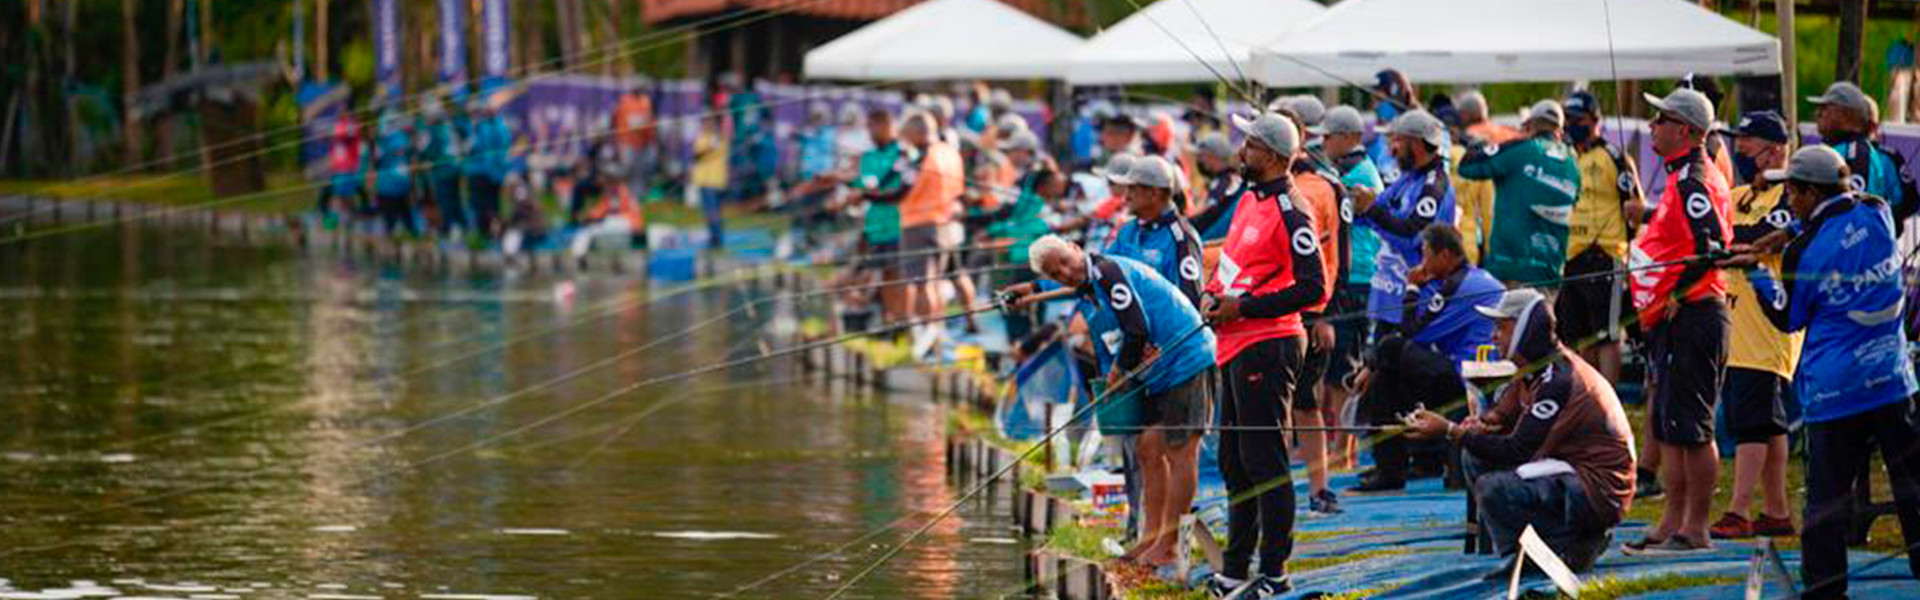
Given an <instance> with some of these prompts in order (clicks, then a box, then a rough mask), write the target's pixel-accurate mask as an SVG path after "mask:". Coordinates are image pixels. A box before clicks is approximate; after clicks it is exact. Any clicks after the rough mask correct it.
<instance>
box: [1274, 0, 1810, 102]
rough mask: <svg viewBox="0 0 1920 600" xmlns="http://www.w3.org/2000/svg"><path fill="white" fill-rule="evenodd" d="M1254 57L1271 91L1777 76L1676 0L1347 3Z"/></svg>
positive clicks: (1764, 55) (1765, 59) (1713, 21)
mask: <svg viewBox="0 0 1920 600" xmlns="http://www.w3.org/2000/svg"><path fill="white" fill-rule="evenodd" d="M1609 23H1611V26H1610V27H1609ZM1609 29H1611V34H1609ZM1251 62H1252V63H1253V70H1254V76H1255V77H1256V78H1258V79H1260V80H1261V81H1263V82H1265V83H1267V84H1268V85H1275V86H1315V85H1333V84H1339V83H1371V82H1372V81H1373V74H1374V73H1376V72H1379V71H1380V70H1381V69H1386V68H1395V69H1399V70H1400V71H1401V72H1402V73H1405V74H1406V75H1407V77H1408V78H1409V79H1412V80H1413V81H1416V82H1489V83H1490V82H1505V81H1573V80H1601V79H1615V78H1618V79H1663V78H1669V77H1679V76H1681V75H1684V74H1687V73H1698V74H1702V75H1770V74H1774V73H1779V72H1780V44H1779V42H1778V40H1776V39H1774V38H1773V36H1770V35H1767V34H1765V33H1762V32H1760V31H1758V30H1755V29H1753V28H1750V27H1747V26H1745V25H1741V24H1739V23H1736V22H1734V21H1732V20H1730V19H1727V18H1726V17H1722V16H1720V15H1718V14H1715V13H1713V12H1711V11H1708V10H1706V9H1703V8H1700V7H1699V6H1697V5H1695V4H1694V3H1692V2H1687V1H1684V0H1605V1H1602V0H1446V1H1444V2H1442V1H1435V0H1346V1H1344V2H1341V3H1339V4H1337V5H1334V7H1333V8H1330V9H1327V12H1326V13H1325V14H1322V15H1321V16H1320V18H1319V19H1316V20H1315V21H1313V22H1312V23H1308V24H1306V25H1304V26H1302V27H1300V28H1299V29H1297V30H1295V31H1294V32H1293V33H1291V34H1288V35H1283V36H1279V37H1278V38H1277V39H1274V40H1272V41H1270V42H1267V43H1264V44H1261V45H1260V47H1259V48H1256V49H1254V51H1253V56H1252V61H1251Z"/></svg>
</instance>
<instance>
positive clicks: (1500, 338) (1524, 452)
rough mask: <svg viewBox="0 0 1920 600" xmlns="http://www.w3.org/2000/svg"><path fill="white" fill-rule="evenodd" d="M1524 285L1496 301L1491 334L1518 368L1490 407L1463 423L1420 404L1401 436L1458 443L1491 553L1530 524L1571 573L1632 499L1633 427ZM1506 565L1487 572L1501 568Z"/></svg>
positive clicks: (1513, 547)
mask: <svg viewBox="0 0 1920 600" xmlns="http://www.w3.org/2000/svg"><path fill="white" fill-rule="evenodd" d="M1550 304H1551V303H1550V302H1548V301H1547V300H1546V298H1545V297H1544V296H1542V295H1541V294H1540V292H1537V291H1535V290H1532V289H1527V288H1521V289H1515V290H1511V291H1508V292H1507V293H1506V294H1505V295H1504V296H1502V297H1501V299H1500V302H1499V304H1498V305H1497V306H1480V307H1477V310H1478V311H1480V313H1481V314H1483V315H1485V316H1487V317H1489V318H1492V319H1495V320H1496V322H1497V331H1496V333H1495V335H1494V339H1495V343H1496V344H1499V345H1500V347H1501V348H1502V349H1503V352H1504V353H1505V355H1506V356H1507V357H1508V358H1509V359H1511V360H1513V361H1514V362H1515V363H1517V364H1520V365H1526V366H1527V367H1528V368H1523V369H1522V370H1521V373H1522V374H1521V375H1520V377H1519V379H1516V380H1515V381H1514V382H1512V383H1510V384H1508V385H1506V386H1505V387H1504V388H1503V389H1502V391H1501V394H1500V398H1499V399H1498V400H1497V401H1496V402H1495V405H1494V408H1493V409H1491V410H1489V411H1487V412H1485V413H1482V414H1481V415H1480V416H1478V417H1469V418H1467V419H1466V421H1465V422H1462V423H1453V422H1451V421H1449V420H1447V418H1446V417H1445V416H1442V415H1441V414H1439V413H1437V412H1434V411H1431V410H1422V411H1419V412H1418V413H1417V414H1415V415H1414V417H1413V419H1412V423H1411V426H1410V429H1411V431H1410V435H1413V436H1417V437H1421V438H1429V439H1438V438H1442V437H1444V438H1445V439H1447V440H1450V441H1452V442H1454V443H1455V444H1458V445H1459V446H1460V448H1461V449H1462V450H1463V451H1464V452H1465V457H1464V460H1463V462H1465V463H1466V465H1467V469H1468V470H1469V471H1470V472H1471V473H1473V481H1472V482H1471V484H1472V485H1473V489H1474V497H1475V498H1476V499H1478V501H1479V510H1480V523H1482V524H1484V525H1485V526H1486V528H1487V531H1488V533H1489V534H1490V537H1491V538H1492V540H1493V545H1494V548H1495V549H1496V550H1497V551H1499V553H1500V555H1501V556H1508V557H1515V558H1516V559H1517V558H1518V557H1517V556H1515V555H1516V554H1518V553H1519V550H1520V544H1519V539H1520V534H1521V532H1523V531H1525V530H1526V528H1527V527H1532V528H1533V529H1534V531H1535V532H1536V533H1538V534H1539V535H1540V538H1541V539H1542V540H1543V541H1545V542H1546V543H1547V546H1548V547H1549V548H1552V549H1553V551H1554V554H1556V555H1559V556H1560V557H1561V558H1562V559H1565V560H1566V562H1567V566H1568V567H1570V568H1572V569H1573V570H1574V571H1575V572H1582V571H1586V570H1588V569H1590V568H1591V567H1592V566H1593V564H1594V562H1595V561H1596V560H1598V559H1599V558H1600V555H1601V554H1602V553H1604V552H1606V549H1607V545H1608V543H1609V540H1611V539H1612V534H1611V530H1612V529H1613V527H1614V526H1616V525H1619V524H1620V520H1621V519H1622V518H1623V517H1625V516H1626V514H1627V510H1628V509H1629V508H1630V507H1631V506H1632V504H1633V486H1634V456H1633V427H1632V425H1631V424H1629V422H1628V421H1627V413H1626V410H1624V409H1622V408H1621V406H1620V399H1619V397H1618V396H1616V395H1614V391H1613V385H1612V384H1611V383H1609V382H1608V381H1607V380H1606V378H1605V377H1602V376H1601V375H1600V372H1599V371H1597V370H1594V368H1593V366H1592V365H1589V364H1587V361H1585V360H1582V359H1581V358H1580V356H1579V355H1578V354H1575V353H1574V352H1573V351H1572V350H1570V349H1568V348H1567V347H1566V346H1564V345H1562V344H1561V343H1560V340H1559V339H1557V338H1556V336H1555V335H1554V328H1555V327H1554V323H1553V310H1552V308H1550V307H1549V305H1550ZM1512 572H1513V568H1512V567H1511V566H1507V567H1504V568H1501V569H1497V570H1496V571H1495V572H1493V573H1489V574H1488V577H1489V578H1493V577H1502V578H1504V577H1507V576H1508V574H1509V573H1512Z"/></svg>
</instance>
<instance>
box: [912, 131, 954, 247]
mask: <svg viewBox="0 0 1920 600" xmlns="http://www.w3.org/2000/svg"><path fill="white" fill-rule="evenodd" d="M965 170H966V165H965V164H963V163H962V161H961V160H960V152H959V151H958V150H955V149H954V148H953V146H950V145H947V144H943V143H940V142H934V143H933V145H932V146H929V147H928V148H927V155H926V156H925V157H922V158H921V159H920V174H919V175H918V176H917V177H916V178H915V180H914V182H913V189H910V190H907V196H906V198H903V199H901V201H900V227H901V228H903V229H904V228H908V227H917V226H920V225H939V224H942V223H946V222H948V221H951V220H953V211H954V209H955V208H956V207H957V206H958V201H959V200H960V194H961V193H963V192H965V191H966V189H967V183H966V173H965Z"/></svg>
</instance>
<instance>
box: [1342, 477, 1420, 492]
mask: <svg viewBox="0 0 1920 600" xmlns="http://www.w3.org/2000/svg"><path fill="white" fill-rule="evenodd" d="M1404 489H1407V480H1406V479H1402V478H1397V477H1388V476H1385V475H1379V474H1375V475H1374V476H1373V477H1362V478H1361V479H1360V484H1359V485H1356V486H1353V487H1352V488H1350V489H1349V490H1348V491H1350V492H1353V493H1356V494H1377V493H1381V492H1397V491H1400V490H1404Z"/></svg>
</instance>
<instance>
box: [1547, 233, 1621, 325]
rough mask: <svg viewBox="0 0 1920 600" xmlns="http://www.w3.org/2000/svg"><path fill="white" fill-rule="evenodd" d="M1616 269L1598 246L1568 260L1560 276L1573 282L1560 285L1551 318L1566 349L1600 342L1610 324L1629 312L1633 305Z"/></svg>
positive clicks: (1611, 258)
mask: <svg viewBox="0 0 1920 600" xmlns="http://www.w3.org/2000/svg"><path fill="white" fill-rule="evenodd" d="M1619 270H1620V263H1619V261H1616V260H1614V259H1613V257H1612V256H1609V255H1608V254H1607V253H1606V252H1605V251H1603V250H1601V249H1600V248H1599V247H1598V246H1588V247H1587V249H1586V250H1582V251H1580V253H1579V254H1577V255H1574V257H1573V258H1572V259H1570V260H1568V261H1567V266H1566V269H1565V270H1564V271H1562V273H1561V274H1562V275H1563V276H1565V277H1566V278H1568V279H1571V280H1572V281H1568V282H1566V283H1564V284H1562V285H1561V286H1560V297H1559V299H1557V300H1555V301H1554V304H1553V316H1554V317H1556V318H1558V319H1559V331H1558V332H1557V333H1559V334H1560V339H1561V340H1562V341H1564V342H1566V344H1567V345H1568V346H1571V347H1574V348H1580V347H1583V346H1585V345H1587V344H1589V343H1592V342H1594V341H1596V340H1599V339H1602V338H1603V337H1604V336H1606V335H1608V333H1609V329H1610V327H1611V326H1612V325H1614V324H1615V323H1618V322H1619V320H1620V319H1621V317H1623V316H1625V315H1627V314H1630V313H1631V312H1632V309H1633V304H1632V303H1631V301H1629V300H1628V298H1627V289H1626V286H1625V285H1622V284H1623V283H1624V281H1622V280H1621V279H1620V275H1619ZM1616 307H1618V311H1616V310H1615V308H1616Z"/></svg>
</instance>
